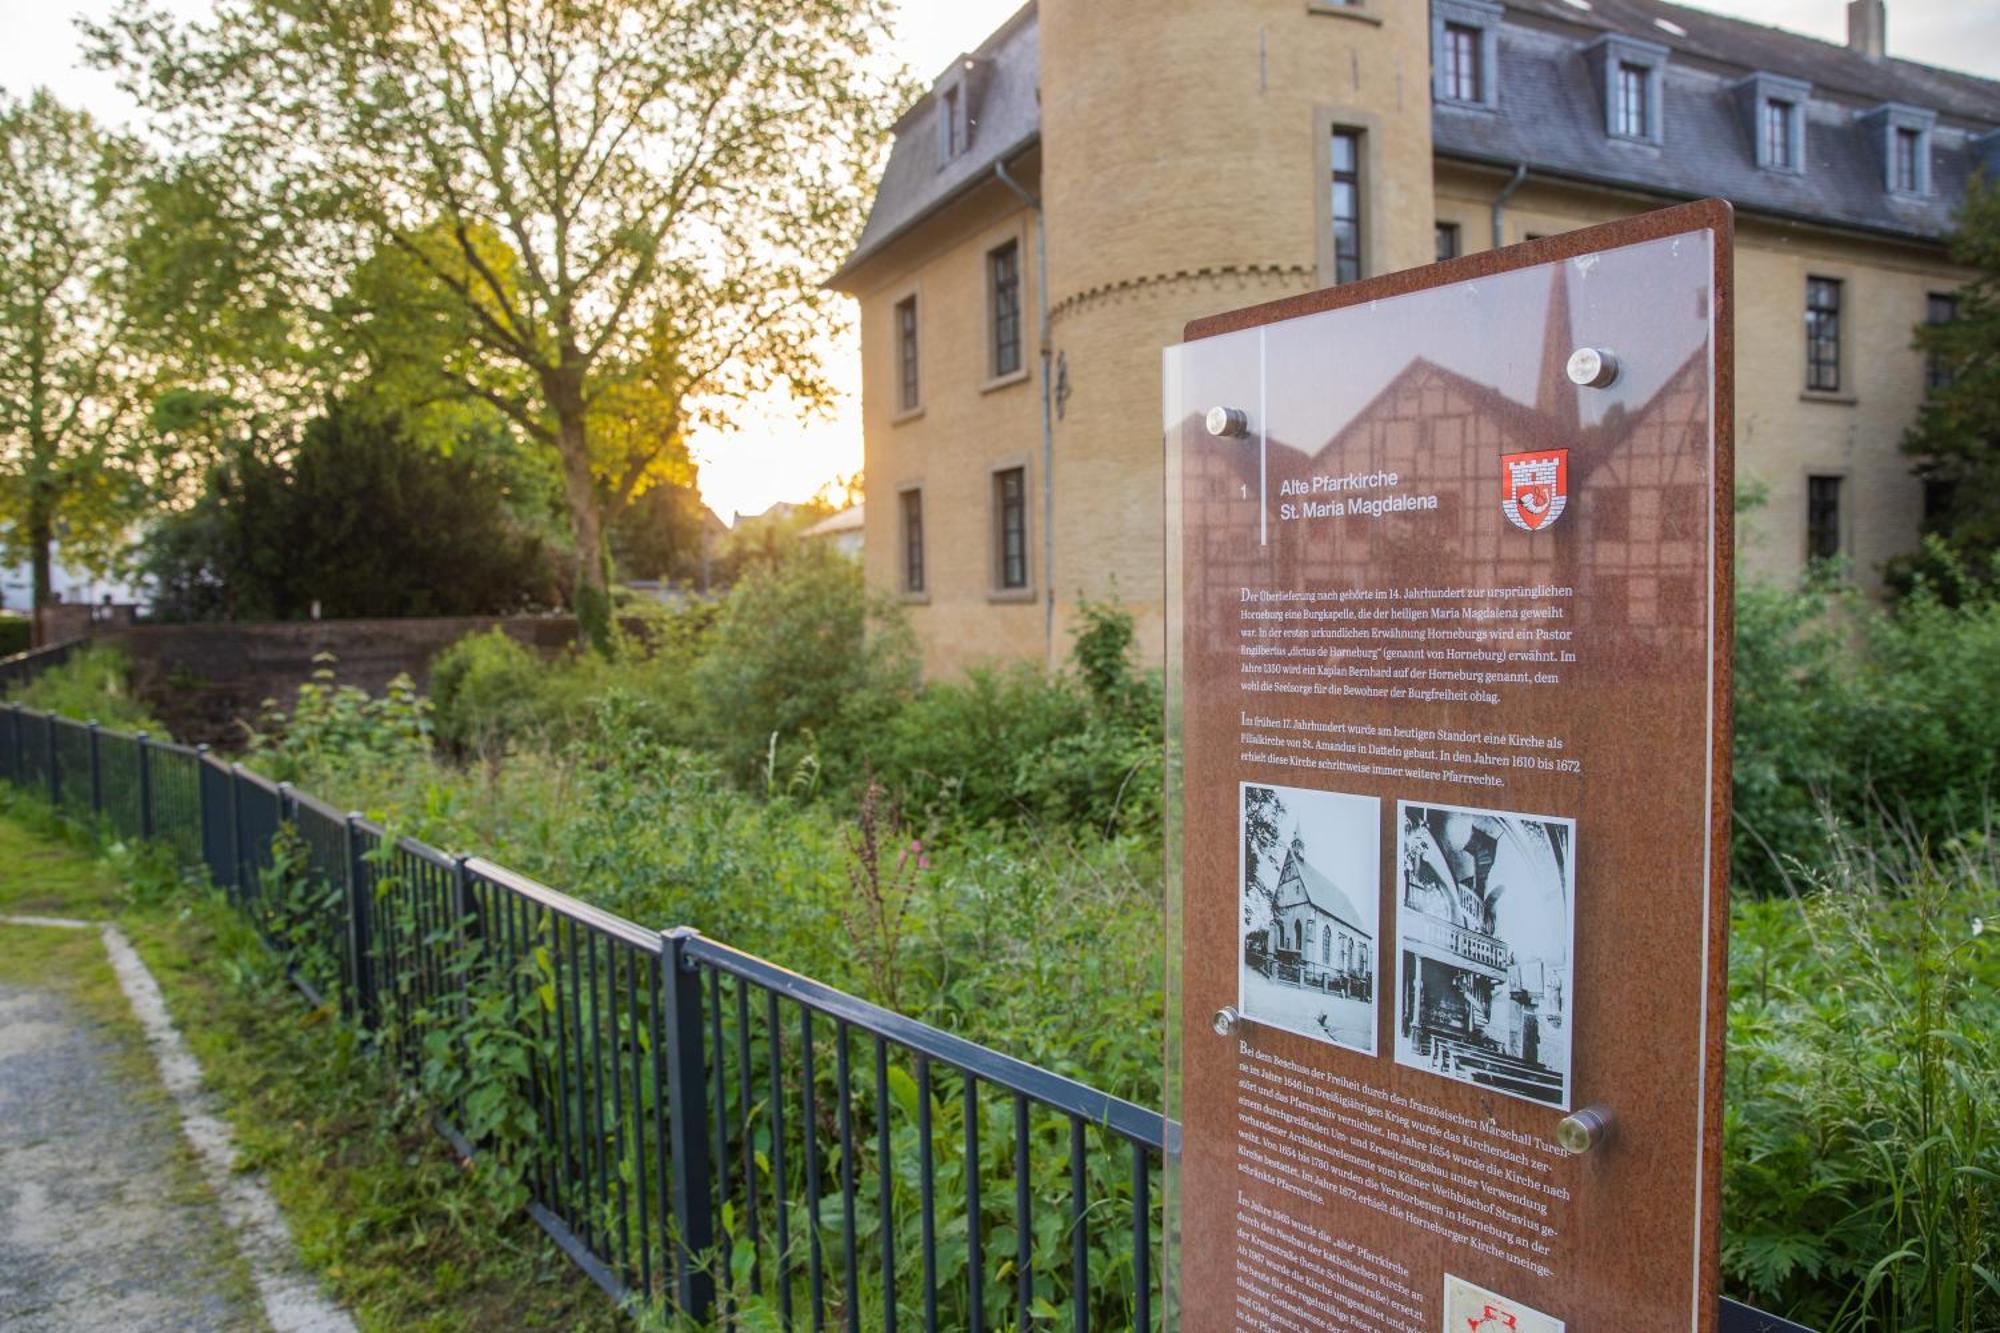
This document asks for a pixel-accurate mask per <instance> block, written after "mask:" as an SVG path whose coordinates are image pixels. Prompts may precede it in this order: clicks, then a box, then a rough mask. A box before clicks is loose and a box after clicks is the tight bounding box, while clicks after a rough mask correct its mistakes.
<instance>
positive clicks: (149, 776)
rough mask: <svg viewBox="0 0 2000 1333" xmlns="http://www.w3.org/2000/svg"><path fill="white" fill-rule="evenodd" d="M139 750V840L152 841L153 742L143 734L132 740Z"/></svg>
mask: <svg viewBox="0 0 2000 1333" xmlns="http://www.w3.org/2000/svg"><path fill="white" fill-rule="evenodd" d="M133 739H134V740H135V741H136V742H137V744H138V749H139V840H140V841H141V842H151V841H152V840H153V740H152V737H150V736H148V735H147V734H146V733H145V732H143V731H142V732H140V733H139V734H138V735H137V736H136V737H134V738H133Z"/></svg>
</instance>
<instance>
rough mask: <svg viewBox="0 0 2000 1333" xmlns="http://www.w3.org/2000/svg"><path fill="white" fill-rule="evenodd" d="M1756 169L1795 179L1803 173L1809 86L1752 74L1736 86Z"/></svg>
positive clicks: (1784, 79)
mask: <svg viewBox="0 0 2000 1333" xmlns="http://www.w3.org/2000/svg"><path fill="white" fill-rule="evenodd" d="M1737 93H1738V96H1739V97H1740V98H1741V103H1740V105H1741V106H1742V108H1743V114H1744V117H1745V121H1746V123H1747V125H1748V127H1749V130H1750V141H1751V144H1752V146H1753V151H1754V152H1755V154H1756V158H1757V165H1758V166H1760V167H1762V168H1763V169H1764V170H1766V171H1785V172H1791V173H1793V174H1795V175H1797V174H1802V173H1803V172H1804V171H1805V169H1806V104H1807V102H1808V100H1809V99H1810V98H1811V97H1812V85H1811V84H1809V83H1806V82H1804V81H1802V80H1799V79H1787V78H1783V77H1781V76H1779V75H1776V74H1753V75H1751V76H1750V77H1749V78H1747V79H1745V80H1744V81H1743V82H1742V83H1740V84H1738V85H1737Z"/></svg>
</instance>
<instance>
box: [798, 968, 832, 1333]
mask: <svg viewBox="0 0 2000 1333" xmlns="http://www.w3.org/2000/svg"><path fill="white" fill-rule="evenodd" d="M799 1059H800V1061H801V1063H802V1066H803V1068H802V1070H801V1077H800V1082H801V1084H802V1086H803V1088H804V1103H805V1104H804V1106H803V1107H802V1108H801V1110H802V1112H803V1115H804V1122H803V1125H802V1132H803V1135H804V1141H805V1149H806V1196H805V1202H806V1238H807V1242H808V1243H807V1246H806V1261H807V1272H808V1277H809V1279H810V1285H811V1289H812V1326H813V1333H819V1330H820V1329H823V1328H825V1327H826V1265H825V1261H824V1258H823V1256H822V1255H821V1252H820V1248H821V1247H820V1238H819V1230H820V1227H819V1117H818V1116H817V1115H815V1114H814V1107H813V1100H814V1098H815V1097H816V1096H817V1095H818V1087H817V1082H816V1078H815V1075H814V1073H813V1011H812V1008H811V1007H810V1006H809V1005H804V1004H801V1005H800V1006H799Z"/></svg>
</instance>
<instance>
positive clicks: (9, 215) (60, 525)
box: [0, 89, 150, 606]
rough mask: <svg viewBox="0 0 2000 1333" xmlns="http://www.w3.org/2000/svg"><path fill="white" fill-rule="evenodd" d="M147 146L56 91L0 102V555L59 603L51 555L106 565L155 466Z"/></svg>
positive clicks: (39, 600) (44, 597)
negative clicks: (137, 290)
mask: <svg viewBox="0 0 2000 1333" xmlns="http://www.w3.org/2000/svg"><path fill="white" fill-rule="evenodd" d="M142 170H143V155H142V154H141V152H140V150H139V148H138V146H137V145H136V144H135V143H134V142H133V141H131V140H130V139H127V138H125V137H123V136H121V135H117V134H112V133H108V132H106V131H105V130H104V129H102V128H101V127H99V126H98V125H97V124H96V122H94V121H93V120H92V119H91V118H90V116H89V115H88V114H86V113H84V112H81V111H72V110H70V109H69V108H67V107H65V106H63V105H62V104H61V103H60V102H58V101H56V100H55V98H54V97H53V96H51V95H50V94H49V93H48V91H47V90H45V89H43V90H37V91H36V92H35V93H34V94H33V95H32V96H31V97H30V98H29V99H28V100H27V101H26V102H24V103H17V102H14V101H12V100H11V99H7V98H5V97H4V96H0V551H4V552H5V554H6V555H7V556H8V557H9V558H10V559H21V558H23V557H25V558H27V559H28V560H30V561H31V562H32V564H33V567H34V576H33V577H34V590H33V596H34V601H35V605H36V606H42V605H45V604H47V602H48V601H49V599H50V596H51V588H50V584H49V569H50V559H51V549H52V546H53V544H54V542H55V540H56V538H57V536H58V535H60V536H61V538H62V544H63V549H64V553H65V554H66V555H67V556H68V557H70V558H71V559H81V560H83V561H84V562H85V563H87V564H88V565H90V566H91V567H93V568H100V569H101V568H104V567H106V566H107V565H108V564H109V562H110V561H111V560H112V559H113V558H114V557H115V556H116V555H117V554H118V553H119V548H120V547H121V546H122V545H123V542H124V537H125V529H126V527H127V525H128V524H129V523H130V522H131V521H132V519H133V517H134V516H135V515H136V514H137V513H139V512H140V511H141V509H142V508H143V502H144V498H145V497H144V491H143V484H142V483H143V480H144V479H145V478H146V476H147V475H148V473H149V471H150V469H149V467H148V463H149V460H148V459H147V458H146V455H145V451H144V449H143V448H142V447H141V442H140V437H139V435H138V433H137V431H136V430H135V426H136V424H137V416H138V413H137V412H136V411H135V407H136V402H137V397H138V390H137V384H138V379H139V373H138V367H137V366H136V364H135V360H134V358H133V357H131V356H130V355H129V349H128V348H127V346H126V337H127V331H128V322H129V309H128V303H127V301H126V299H125V295H126V293H125V291H124V288H123V283H122V279H123V277H124V273H125V270H124V267H123V265H122V264H121V263H120V262H119V260H120V256H121V253H122V251H123V249H124V245H125V241H126V237H127V235H128V234H129V232H130V229H131V227H132V222H133V217H134V214H135V211H136V201H135V198H134V182H135V181H136V180H137V178H138V176H139V174H140V172H141V171H142Z"/></svg>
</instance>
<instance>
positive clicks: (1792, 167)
mask: <svg viewBox="0 0 2000 1333" xmlns="http://www.w3.org/2000/svg"><path fill="white" fill-rule="evenodd" d="M1797 114H1798V108H1797V107H1796V106H1794V105H1792V103H1790V102H1781V101H1779V100H1777V99H1776V98H1772V99H1771V100H1770V101H1768V102H1766V103H1764V165H1765V166H1767V167H1776V168H1778V169H1779V170H1780V171H1796V170H1797V169H1798V165H1799V164H1798V162H1797V161H1796V160H1795V159H1794V158H1793V156H1792V117H1793V116H1795V115H1797Z"/></svg>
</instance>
